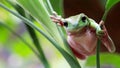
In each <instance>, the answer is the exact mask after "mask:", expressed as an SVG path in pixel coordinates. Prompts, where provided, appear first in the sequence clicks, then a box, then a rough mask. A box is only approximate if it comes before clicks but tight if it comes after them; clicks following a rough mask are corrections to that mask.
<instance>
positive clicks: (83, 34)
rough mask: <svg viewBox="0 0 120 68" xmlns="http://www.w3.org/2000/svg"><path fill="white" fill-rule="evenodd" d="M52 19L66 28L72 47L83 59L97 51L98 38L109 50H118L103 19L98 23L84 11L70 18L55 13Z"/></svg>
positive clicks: (77, 55)
mask: <svg viewBox="0 0 120 68" xmlns="http://www.w3.org/2000/svg"><path fill="white" fill-rule="evenodd" d="M51 19H52V21H53V22H55V23H57V24H59V25H60V26H62V27H64V28H65V30H66V34H67V42H68V44H69V46H70V49H71V50H72V52H73V54H74V55H75V56H76V57H78V58H79V59H81V60H83V59H86V58H87V57H88V56H91V55H94V54H95V53H96V47H97V42H98V39H99V40H100V41H101V42H102V44H103V45H105V47H106V48H107V49H108V51H109V52H111V53H113V52H115V50H116V48H115V44H114V42H113V41H112V39H111V37H110V36H109V34H108V31H107V29H106V27H105V25H104V21H103V20H101V21H100V22H99V23H97V22H96V21H95V20H93V19H92V18H89V17H88V16H87V15H85V14H84V13H80V14H78V15H75V16H70V17H68V18H61V16H58V15H57V14H54V15H53V16H51Z"/></svg>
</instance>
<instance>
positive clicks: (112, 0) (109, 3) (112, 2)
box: [102, 0, 120, 21]
mask: <svg viewBox="0 0 120 68" xmlns="http://www.w3.org/2000/svg"><path fill="white" fill-rule="evenodd" d="M119 2H120V0H107V2H106V5H105V12H104V14H103V17H102V20H103V21H105V20H106V17H107V14H108V12H109V11H110V9H111V8H112V7H113V6H114V5H116V4H117V3H119Z"/></svg>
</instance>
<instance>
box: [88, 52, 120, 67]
mask: <svg viewBox="0 0 120 68" xmlns="http://www.w3.org/2000/svg"><path fill="white" fill-rule="evenodd" d="M95 58H96V56H90V57H89V58H88V59H87V61H86V66H91V67H95V65H96V59H95ZM100 61H101V67H102V66H105V65H106V66H111V67H112V68H120V64H119V62H120V55H119V54H110V53H102V54H101V56H100ZM111 67H110V68H111Z"/></svg>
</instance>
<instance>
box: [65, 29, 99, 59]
mask: <svg viewBox="0 0 120 68" xmlns="http://www.w3.org/2000/svg"><path fill="white" fill-rule="evenodd" d="M67 34H68V36H67V41H68V43H69V45H70V47H71V49H72V50H73V52H74V54H75V55H76V56H77V57H79V58H80V59H85V57H86V56H89V55H92V54H95V49H96V44H97V36H96V34H95V31H94V30H93V29H91V28H87V29H86V28H83V29H82V31H78V32H76V33H70V32H67Z"/></svg>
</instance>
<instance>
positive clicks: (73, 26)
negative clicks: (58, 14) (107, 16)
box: [65, 13, 102, 35]
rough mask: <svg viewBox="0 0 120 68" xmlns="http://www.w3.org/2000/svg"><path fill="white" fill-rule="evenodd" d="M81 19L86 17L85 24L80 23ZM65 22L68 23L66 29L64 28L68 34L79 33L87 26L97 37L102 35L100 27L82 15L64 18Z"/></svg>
mask: <svg viewBox="0 0 120 68" xmlns="http://www.w3.org/2000/svg"><path fill="white" fill-rule="evenodd" d="M82 17H86V20H85V22H83V21H82ZM65 21H66V22H68V27H66V30H67V31H69V32H75V31H80V30H81V29H83V28H84V27H86V26H89V27H91V28H93V29H95V30H96V34H97V35H101V34H102V30H101V28H100V25H99V24H97V23H96V22H95V21H94V20H93V19H91V18H88V17H87V16H86V15H85V14H83V13H81V14H79V15H76V16H71V17H69V18H66V19H65Z"/></svg>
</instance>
